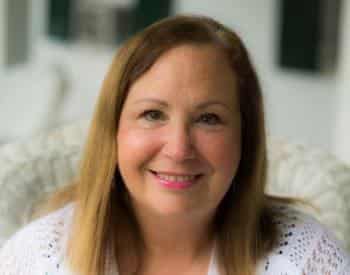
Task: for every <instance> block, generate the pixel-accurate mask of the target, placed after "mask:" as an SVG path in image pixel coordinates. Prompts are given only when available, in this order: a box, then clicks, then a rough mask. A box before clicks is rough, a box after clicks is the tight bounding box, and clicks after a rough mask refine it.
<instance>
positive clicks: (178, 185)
mask: <svg viewBox="0 0 350 275" xmlns="http://www.w3.org/2000/svg"><path fill="white" fill-rule="evenodd" d="M149 172H150V174H151V175H152V177H153V178H154V179H155V180H156V181H157V182H158V183H159V184H160V185H162V186H163V187H166V188H168V189H173V190H183V189H187V188H191V187H192V186H193V185H196V184H197V183H198V181H199V180H200V179H201V178H202V176H203V175H202V174H199V175H198V174H197V175H196V177H195V179H194V180H190V181H181V182H178V181H168V180H165V179H162V178H160V177H159V176H158V175H157V172H155V171H152V170H149Z"/></svg>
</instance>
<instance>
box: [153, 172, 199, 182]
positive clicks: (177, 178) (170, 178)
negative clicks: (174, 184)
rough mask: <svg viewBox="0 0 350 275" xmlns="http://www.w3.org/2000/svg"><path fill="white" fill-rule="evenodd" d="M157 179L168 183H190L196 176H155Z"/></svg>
mask: <svg viewBox="0 0 350 275" xmlns="http://www.w3.org/2000/svg"><path fill="white" fill-rule="evenodd" d="M157 175H158V177H160V178H161V179H164V180H168V181H191V180H194V179H195V177H196V176H169V175H164V174H157Z"/></svg>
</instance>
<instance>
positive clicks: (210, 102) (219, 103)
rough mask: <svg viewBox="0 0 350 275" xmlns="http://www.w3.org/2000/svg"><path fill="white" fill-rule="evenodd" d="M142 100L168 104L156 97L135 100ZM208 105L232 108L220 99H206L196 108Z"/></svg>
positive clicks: (166, 105) (137, 101)
mask: <svg viewBox="0 0 350 275" xmlns="http://www.w3.org/2000/svg"><path fill="white" fill-rule="evenodd" d="M142 102H154V103H157V104H159V105H163V106H164V107H169V104H168V103H167V102H166V101H163V100H160V99H156V98H143V99H139V100H136V101H135V104H136V103H142ZM210 105H220V106H222V107H224V108H226V109H228V110H229V111H231V110H232V109H231V108H230V107H229V106H228V105H227V104H225V103H223V102H220V101H215V100H212V101H207V102H203V103H200V104H198V105H197V109H204V108H206V107H208V106H210Z"/></svg>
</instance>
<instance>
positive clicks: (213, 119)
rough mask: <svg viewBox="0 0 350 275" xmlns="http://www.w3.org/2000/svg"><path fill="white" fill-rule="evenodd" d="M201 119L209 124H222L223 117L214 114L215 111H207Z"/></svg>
mask: <svg viewBox="0 0 350 275" xmlns="http://www.w3.org/2000/svg"><path fill="white" fill-rule="evenodd" d="M200 119H201V120H202V121H204V123H206V124H209V125H215V124H220V123H221V119H220V117H219V116H218V115H216V114H213V113H206V114H203V115H201V116H200Z"/></svg>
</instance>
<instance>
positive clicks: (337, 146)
mask: <svg viewBox="0 0 350 275" xmlns="http://www.w3.org/2000/svg"><path fill="white" fill-rule="evenodd" d="M342 19H343V20H342V28H341V34H342V36H341V37H342V39H341V41H340V42H341V43H340V51H341V56H342V58H341V59H340V64H339V67H340V70H339V75H338V78H337V83H338V86H337V91H338V98H337V106H338V108H337V112H336V130H335V132H334V136H333V138H334V139H333V144H334V151H335V153H336V154H337V156H338V157H339V158H341V159H342V160H344V161H347V162H348V163H350V30H349V28H348V26H350V3H349V1H343V18H342Z"/></svg>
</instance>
